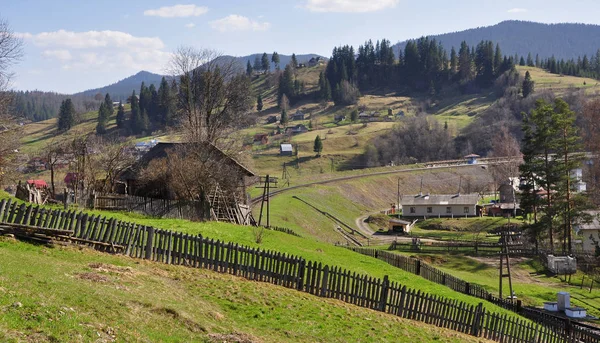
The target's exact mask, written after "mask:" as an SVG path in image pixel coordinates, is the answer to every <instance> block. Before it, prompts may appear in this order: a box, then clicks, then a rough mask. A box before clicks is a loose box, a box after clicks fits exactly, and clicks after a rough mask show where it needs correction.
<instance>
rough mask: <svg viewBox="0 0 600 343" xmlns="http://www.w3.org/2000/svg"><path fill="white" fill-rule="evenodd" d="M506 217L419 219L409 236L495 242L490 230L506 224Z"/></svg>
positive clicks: (515, 223) (495, 237)
mask: <svg viewBox="0 0 600 343" xmlns="http://www.w3.org/2000/svg"><path fill="white" fill-rule="evenodd" d="M508 223H509V220H508V219H507V218H494V217H481V218H454V219H452V218H439V219H427V220H421V221H418V222H417V223H416V225H415V226H414V227H413V229H412V231H411V236H416V237H421V238H435V239H443V240H450V239H459V240H479V241H490V242H497V241H498V237H497V236H492V237H488V236H487V234H488V233H490V232H491V231H493V230H495V229H497V228H499V227H502V226H503V225H505V224H508ZM521 223H522V221H519V220H515V219H513V220H512V221H510V224H511V225H521Z"/></svg>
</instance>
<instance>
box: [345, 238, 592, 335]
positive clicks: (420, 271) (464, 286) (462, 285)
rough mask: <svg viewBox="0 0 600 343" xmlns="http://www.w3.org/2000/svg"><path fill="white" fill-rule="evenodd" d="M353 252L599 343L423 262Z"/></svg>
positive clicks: (576, 327)
mask: <svg viewBox="0 0 600 343" xmlns="http://www.w3.org/2000/svg"><path fill="white" fill-rule="evenodd" d="M349 249H351V250H352V251H355V252H358V253H361V254H363V255H367V256H370V257H374V258H377V259H380V260H382V261H385V262H386V263H388V264H390V265H392V266H394V267H397V268H400V269H402V270H405V271H408V272H410V273H413V274H416V275H419V276H421V277H423V278H425V279H427V280H429V281H432V282H435V283H438V284H441V285H445V286H447V287H449V288H451V289H452V290H454V291H457V292H460V293H464V294H468V295H470V296H473V297H476V298H480V299H485V300H487V301H489V302H491V303H493V304H496V305H498V306H500V307H502V308H505V309H507V310H510V311H513V312H516V313H518V314H520V315H522V316H524V317H526V318H528V319H530V320H533V321H535V322H537V323H539V324H542V325H543V326H546V327H552V328H554V329H556V330H557V331H558V332H564V333H565V335H570V336H571V337H572V339H573V340H574V342H600V334H599V332H600V329H598V328H595V327H593V326H589V325H586V324H582V323H578V322H572V321H570V320H569V319H567V318H562V317H558V316H554V315H551V314H548V313H545V312H542V311H540V310H537V309H534V308H529V307H523V306H522V304H521V301H520V300H517V301H511V300H509V299H502V298H499V297H497V296H495V295H493V294H491V293H490V292H488V291H487V290H486V289H484V288H483V287H481V286H479V285H477V284H472V283H470V282H467V281H464V280H462V279H460V278H457V277H455V276H453V275H451V274H449V273H446V272H443V271H441V270H439V269H437V268H435V267H433V266H431V265H430V264H428V263H426V262H423V261H422V260H420V259H417V258H413V257H407V256H402V255H398V254H394V253H391V252H388V251H385V250H377V249H369V248H356V247H349Z"/></svg>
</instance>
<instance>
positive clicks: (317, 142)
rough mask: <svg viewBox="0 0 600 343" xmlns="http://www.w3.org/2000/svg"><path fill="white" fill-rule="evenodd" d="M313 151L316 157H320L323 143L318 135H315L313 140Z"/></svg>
mask: <svg viewBox="0 0 600 343" xmlns="http://www.w3.org/2000/svg"><path fill="white" fill-rule="evenodd" d="M313 151H314V152H316V153H317V157H321V152H322V151H323V142H322V141H321V136H319V135H317V137H316V138H315V144H314V147H313Z"/></svg>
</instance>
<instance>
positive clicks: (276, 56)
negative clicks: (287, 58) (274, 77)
mask: <svg viewBox="0 0 600 343" xmlns="http://www.w3.org/2000/svg"><path fill="white" fill-rule="evenodd" d="M271 62H273V64H274V65H275V69H277V70H279V54H278V53H277V51H274V52H273V55H272V56H271Z"/></svg>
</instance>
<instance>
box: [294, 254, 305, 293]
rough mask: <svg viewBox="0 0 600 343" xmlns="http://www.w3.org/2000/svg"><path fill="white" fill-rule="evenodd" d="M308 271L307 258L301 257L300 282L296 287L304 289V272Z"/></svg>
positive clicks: (299, 266) (299, 267) (300, 289)
mask: <svg viewBox="0 0 600 343" xmlns="http://www.w3.org/2000/svg"><path fill="white" fill-rule="evenodd" d="M305 271H306V260H305V259H301V260H300V264H299V265H298V282H297V284H296V289H297V290H299V291H302V290H303V289H304V272H305Z"/></svg>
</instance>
